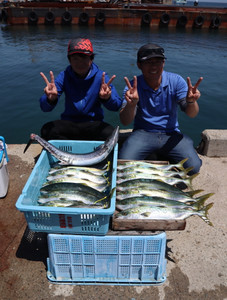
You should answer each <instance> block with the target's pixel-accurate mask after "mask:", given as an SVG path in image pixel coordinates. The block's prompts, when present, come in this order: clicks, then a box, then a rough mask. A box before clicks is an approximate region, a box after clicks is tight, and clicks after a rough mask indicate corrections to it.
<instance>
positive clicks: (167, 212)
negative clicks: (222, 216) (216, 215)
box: [115, 203, 213, 226]
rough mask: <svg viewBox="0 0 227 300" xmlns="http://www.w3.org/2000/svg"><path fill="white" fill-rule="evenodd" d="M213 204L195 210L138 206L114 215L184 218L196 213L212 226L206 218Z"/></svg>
mask: <svg viewBox="0 0 227 300" xmlns="http://www.w3.org/2000/svg"><path fill="white" fill-rule="evenodd" d="M212 206H213V203H209V204H208V205H207V206H205V207H203V208H202V209H200V210H198V211H195V210H191V209H185V208H179V207H173V206H171V207H160V206H147V205H144V206H138V207H136V208H130V209H126V210H123V211H121V212H119V213H117V214H116V215H115V217H116V218H119V219H153V220H185V219H187V218H188V217H190V216H192V215H198V216H199V217H201V218H202V219H203V220H204V221H205V222H206V223H207V224H208V225H211V226H213V224H212V223H211V221H210V220H209V218H208V210H209V209H210V208H211V207H212Z"/></svg>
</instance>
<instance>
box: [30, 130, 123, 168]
mask: <svg viewBox="0 0 227 300" xmlns="http://www.w3.org/2000/svg"><path fill="white" fill-rule="evenodd" d="M118 137H119V126H117V127H116V128H115V129H114V131H113V132H112V134H111V135H110V136H109V137H108V138H107V139H106V141H105V142H104V143H103V144H101V145H99V146H98V147H97V148H96V149H95V150H94V151H93V152H89V153H84V154H72V153H69V152H66V151H62V150H59V149H58V148H57V147H55V146H54V145H52V144H51V143H49V142H47V141H45V140H44V139H42V138H41V137H40V136H38V135H37V134H34V133H32V134H31V135H30V140H29V142H28V144H27V145H26V147H25V149H24V153H25V152H26V151H27V149H28V148H29V146H30V144H31V143H32V141H34V140H35V141H37V142H38V143H39V144H40V145H41V146H42V147H43V148H44V149H45V150H47V151H48V152H49V153H50V154H51V155H52V156H54V157H55V158H56V159H57V160H58V161H59V164H61V165H73V166H90V165H94V164H98V163H100V162H102V161H103V160H105V159H106V158H107V156H108V155H109V154H110V152H111V151H112V150H113V148H114V147H115V145H116V144H117V142H118Z"/></svg>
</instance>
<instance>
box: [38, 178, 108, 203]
mask: <svg viewBox="0 0 227 300" xmlns="http://www.w3.org/2000/svg"><path fill="white" fill-rule="evenodd" d="M53 192H55V193H57V192H58V193H73V194H74V195H75V197H76V195H77V194H78V193H83V194H85V195H86V197H88V196H90V195H92V196H95V197H96V199H102V198H103V197H104V196H106V194H104V193H103V192H99V191H98V190H96V189H94V188H92V187H90V186H87V185H84V184H81V183H73V182H58V183H52V184H48V185H45V186H42V187H41V188H40V194H41V195H49V194H50V193H53Z"/></svg>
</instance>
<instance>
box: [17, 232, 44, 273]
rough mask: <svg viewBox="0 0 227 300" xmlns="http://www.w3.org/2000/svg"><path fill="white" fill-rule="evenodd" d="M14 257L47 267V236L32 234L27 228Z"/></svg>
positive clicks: (37, 233) (40, 233)
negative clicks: (40, 262) (38, 262)
mask: <svg viewBox="0 0 227 300" xmlns="http://www.w3.org/2000/svg"><path fill="white" fill-rule="evenodd" d="M16 256H17V257H18V258H24V259H27V260H32V261H42V262H43V263H44V265H45V266H46V267H47V264H46V261H47V257H48V246H47V234H46V233H43V232H33V231H31V230H30V229H29V228H28V227H27V228H26V229H25V232H24V235H23V237H22V239H21V242H20V245H19V247H18V249H17V252H16Z"/></svg>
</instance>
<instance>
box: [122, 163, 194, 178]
mask: <svg viewBox="0 0 227 300" xmlns="http://www.w3.org/2000/svg"><path fill="white" fill-rule="evenodd" d="M192 169H193V167H191V168H187V169H185V170H184V171H179V172H177V171H176V170H162V169H155V168H143V167H140V166H133V167H128V168H125V169H123V170H118V172H117V177H118V178H119V179H120V178H121V177H126V176H128V175H129V176H130V175H132V174H134V173H141V174H146V175H159V176H165V177H176V176H178V177H181V178H186V177H187V173H188V172H189V171H191V170H192Z"/></svg>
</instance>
